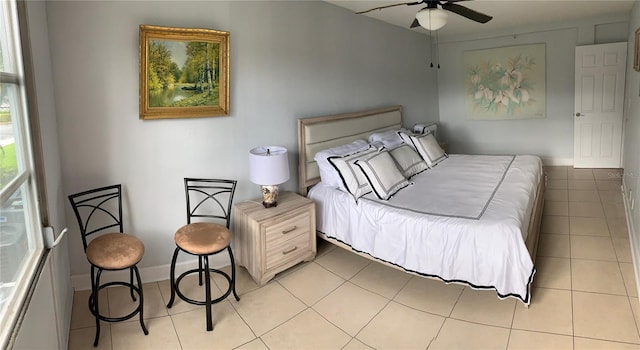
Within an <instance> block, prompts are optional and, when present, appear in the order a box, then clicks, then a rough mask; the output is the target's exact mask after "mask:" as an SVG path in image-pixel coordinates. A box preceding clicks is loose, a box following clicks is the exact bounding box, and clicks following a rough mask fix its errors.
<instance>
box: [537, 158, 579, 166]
mask: <svg viewBox="0 0 640 350" xmlns="http://www.w3.org/2000/svg"><path fill="white" fill-rule="evenodd" d="M542 164H543V165H546V166H573V158H546V157H542Z"/></svg>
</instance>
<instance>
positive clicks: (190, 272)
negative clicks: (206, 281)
mask: <svg viewBox="0 0 640 350" xmlns="http://www.w3.org/2000/svg"><path fill="white" fill-rule="evenodd" d="M209 271H210V272H215V273H217V274H219V275H221V276H222V277H224V278H225V279H226V280H227V282H229V288H227V291H226V292H225V293H224V294H223V295H222V296H220V297H218V298H216V299H213V300H211V304H216V303H219V302H221V301H222V300H224V299H226V298H227V297H228V296H229V294H231V292H232V291H233V288H232V285H231V276H229V274H227V273H226V272H224V271H220V270H217V269H211V268H210V269H209ZM199 272H200V270H199V269H191V270H189V271H186V272H183V273H182V274H181V275H180V276H178V278H176V284H175V289H176V294H178V296H179V297H180V299H182V300H184V301H185V302H187V303H189V304H193V305H207V302H206V301H201V300H194V299H191V298H189V297H187V296H185V295H184V294H182V292H181V291H180V281H182V279H183V278H185V277H186V276H188V275H190V274H193V273H199Z"/></svg>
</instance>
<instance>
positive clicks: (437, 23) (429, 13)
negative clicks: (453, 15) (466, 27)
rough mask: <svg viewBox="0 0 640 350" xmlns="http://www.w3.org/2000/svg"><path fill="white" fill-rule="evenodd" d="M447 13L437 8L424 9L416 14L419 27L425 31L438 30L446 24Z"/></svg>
mask: <svg viewBox="0 0 640 350" xmlns="http://www.w3.org/2000/svg"><path fill="white" fill-rule="evenodd" d="M447 17H449V15H447V11H445V10H442V9H439V8H425V9H422V10H420V11H419V12H418V13H417V14H416V19H417V20H418V23H420V26H421V27H423V28H424V29H427V30H438V29H440V28H442V27H444V25H445V24H447Z"/></svg>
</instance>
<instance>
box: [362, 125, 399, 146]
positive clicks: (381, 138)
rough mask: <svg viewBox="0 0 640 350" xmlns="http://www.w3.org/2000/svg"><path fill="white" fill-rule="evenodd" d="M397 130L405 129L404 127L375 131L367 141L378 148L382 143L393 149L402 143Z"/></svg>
mask: <svg viewBox="0 0 640 350" xmlns="http://www.w3.org/2000/svg"><path fill="white" fill-rule="evenodd" d="M399 131H405V129H393V130H387V131H383V132H376V133H373V134H371V135H370V136H369V143H370V144H372V145H375V146H376V147H378V148H380V147H379V145H380V144H382V145H383V146H384V147H385V148H387V149H393V148H396V147H398V146H400V145H402V142H403V140H402V138H401V137H400V135H398V132H399Z"/></svg>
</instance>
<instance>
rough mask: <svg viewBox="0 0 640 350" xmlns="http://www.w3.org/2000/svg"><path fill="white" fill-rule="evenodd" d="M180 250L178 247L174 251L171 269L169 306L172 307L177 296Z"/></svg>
mask: <svg viewBox="0 0 640 350" xmlns="http://www.w3.org/2000/svg"><path fill="white" fill-rule="evenodd" d="M179 251H180V250H179V249H178V248H176V250H175V251H174V252H173V258H172V259H171V268H170V271H169V285H170V286H171V298H170V299H169V303H168V304H167V308H169V309H170V308H171V307H172V306H173V301H174V300H175V298H176V260H177V259H178V252H179Z"/></svg>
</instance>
